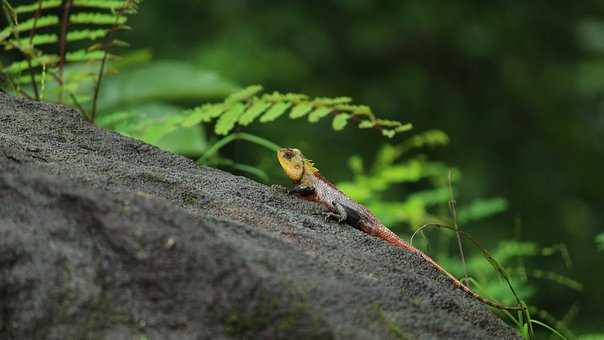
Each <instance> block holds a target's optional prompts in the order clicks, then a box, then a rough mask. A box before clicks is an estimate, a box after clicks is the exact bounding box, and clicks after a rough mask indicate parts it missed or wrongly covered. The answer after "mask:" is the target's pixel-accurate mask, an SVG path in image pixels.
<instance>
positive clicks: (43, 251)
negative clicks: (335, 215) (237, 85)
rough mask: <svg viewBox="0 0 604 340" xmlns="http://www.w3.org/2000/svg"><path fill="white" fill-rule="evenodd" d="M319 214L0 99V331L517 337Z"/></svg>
mask: <svg viewBox="0 0 604 340" xmlns="http://www.w3.org/2000/svg"><path fill="white" fill-rule="evenodd" d="M275 166H277V165H275ZM319 211H320V208H319V207H317V206H316V205H314V204H312V203H309V202H304V201H301V200H299V199H297V198H295V197H288V196H287V195H285V194H283V193H281V192H278V191H275V190H271V189H270V188H269V187H267V186H265V185H262V184H259V183H256V182H254V181H252V180H249V179H246V178H243V177H238V176H233V175H231V174H228V173H226V172H223V171H219V170H216V169H211V168H206V167H199V166H197V165H195V164H194V163H193V162H192V161H190V160H188V159H186V158H183V157H180V156H176V155H172V154H169V153H166V152H162V151H161V150H159V149H157V148H155V147H153V146H149V145H145V144H143V143H141V142H138V141H135V140H132V139H129V138H126V137H123V136H120V135H117V134H115V133H112V132H109V131H105V130H102V129H99V128H97V127H95V126H93V125H91V124H89V123H87V122H86V121H84V120H83V119H82V118H81V117H80V115H79V114H78V113H77V112H75V111H74V110H72V109H69V108H66V107H63V106H58V105H51V104H45V103H38V102H31V101H28V100H25V99H21V98H13V97H9V96H7V95H5V94H2V93H0V338H1V339H68V338H74V339H85V338H86V339H88V338H90V339H96V338H106V339H141V338H142V339H144V338H145V337H146V338H147V339H229V338H247V339H252V338H253V339H256V338H262V339H278V338H287V339H312V338H317V339H330V338H335V339H382V338H383V339H388V338H391V339H401V338H405V339H501V338H505V339H516V338H518V335H517V334H516V333H515V331H514V330H513V329H512V328H510V327H508V326H507V325H505V323H503V322H502V321H501V320H500V319H498V318H497V317H495V316H494V315H493V314H491V313H490V312H489V310H488V309H487V308H486V307H485V306H483V305H481V304H480V303H478V302H477V301H474V300H472V299H471V298H469V297H467V296H466V295H465V294H464V293H463V292H461V291H460V290H459V289H456V288H454V287H453V286H452V285H451V283H450V282H449V280H448V279H447V278H446V277H445V276H443V275H441V274H439V273H437V272H435V271H434V269H433V268H431V267H430V266H429V265H428V264H426V263H425V262H424V261H422V260H421V259H419V258H418V257H417V256H415V255H411V254H407V253H404V252H403V251H401V250H400V249H397V248H394V247H391V246H389V245H388V244H386V243H385V242H382V241H380V240H378V239H375V238H372V237H369V236H367V235H364V234H362V233H361V232H359V231H357V230H355V229H353V228H350V227H346V226H343V225H338V224H336V223H331V222H329V223H327V222H325V221H324V220H323V219H322V217H320V216H317V215H315V213H317V212H319Z"/></svg>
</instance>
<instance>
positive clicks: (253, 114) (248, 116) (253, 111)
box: [239, 101, 272, 126]
mask: <svg viewBox="0 0 604 340" xmlns="http://www.w3.org/2000/svg"><path fill="white" fill-rule="evenodd" d="M271 105H272V104H271V103H267V102H263V101H257V102H255V103H254V104H253V105H252V107H250V108H249V109H247V110H246V111H245V113H244V114H243V115H241V118H239V124H241V125H243V126H247V125H249V124H251V123H252V122H253V121H254V120H255V119H256V118H258V116H260V115H261V114H262V113H263V112H264V111H266V110H267V109H268V108H269V107H270V106H271Z"/></svg>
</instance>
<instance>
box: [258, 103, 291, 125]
mask: <svg viewBox="0 0 604 340" xmlns="http://www.w3.org/2000/svg"><path fill="white" fill-rule="evenodd" d="M291 105H292V103H277V104H275V105H273V107H271V108H270V109H269V110H268V111H267V112H266V113H265V114H264V115H263V116H262V117H261V118H260V122H261V123H267V122H272V121H273V120H275V119H277V118H279V116H281V115H282V114H284V113H285V111H287V109H289V107H290V106H291Z"/></svg>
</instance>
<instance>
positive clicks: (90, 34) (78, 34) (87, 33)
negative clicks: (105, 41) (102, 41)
mask: <svg viewBox="0 0 604 340" xmlns="http://www.w3.org/2000/svg"><path fill="white" fill-rule="evenodd" d="M108 33H109V30H105V29H98V30H78V31H71V32H68V33H67V41H78V40H97V39H99V38H103V37H105V36H107V34H108Z"/></svg>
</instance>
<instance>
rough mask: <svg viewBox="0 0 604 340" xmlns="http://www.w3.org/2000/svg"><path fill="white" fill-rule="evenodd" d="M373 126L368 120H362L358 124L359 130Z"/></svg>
mask: <svg viewBox="0 0 604 340" xmlns="http://www.w3.org/2000/svg"><path fill="white" fill-rule="evenodd" d="M373 126H374V124H373V122H372V121H370V120H363V121H361V122H360V123H359V129H370V128H372V127H373Z"/></svg>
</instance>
